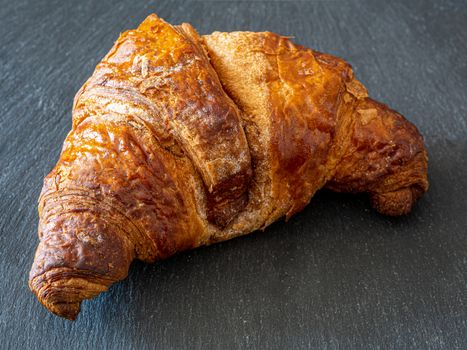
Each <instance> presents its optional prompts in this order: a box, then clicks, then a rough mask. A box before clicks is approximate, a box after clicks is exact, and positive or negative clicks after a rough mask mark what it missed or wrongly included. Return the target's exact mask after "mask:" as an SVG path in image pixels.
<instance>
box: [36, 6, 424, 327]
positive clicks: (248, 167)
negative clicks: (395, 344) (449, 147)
mask: <svg viewBox="0 0 467 350" xmlns="http://www.w3.org/2000/svg"><path fill="white" fill-rule="evenodd" d="M324 186H326V187H328V188H330V189H333V190H336V191H346V192H368V193H369V194H370V197H371V203H372V205H373V206H374V207H375V208H376V209H377V210H378V211H379V212H381V213H384V214H388V215H400V214H405V213H408V212H409V211H410V210H411V208H412V206H413V204H414V202H415V201H416V200H417V198H419V197H420V196H421V195H422V194H423V193H424V192H425V191H426V190H427V188H428V182H427V155H426V151H425V149H424V146H423V140H422V138H421V136H420V134H419V132H418V130H417V129H416V128H415V127H414V126H413V125H412V124H411V123H409V122H408V121H407V120H406V119H404V118H403V117H402V116H401V115H400V114H398V113H397V112H395V111H393V110H391V109H389V108H388V107H387V106H385V105H383V104H381V103H378V102H376V101H373V100H372V99H370V98H369V97H368V94H367V91H366V89H365V88H364V86H363V85H362V84H361V83H360V82H358V80H356V79H355V78H354V76H353V72H352V69H351V67H350V65H349V64H347V63H346V62H345V61H343V60H341V59H339V58H336V57H333V56H331V55H327V54H323V53H320V52H316V51H313V50H310V49H307V48H304V47H302V46H299V45H296V44H293V43H292V42H291V41H290V40H289V39H288V38H285V37H281V36H279V35H276V34H273V33H268V32H266V33H251V32H234V33H213V34H211V35H207V36H204V37H203V38H201V37H199V36H198V34H197V33H196V31H195V30H194V29H193V28H192V27H191V26H190V25H188V24H183V25H180V26H176V27H173V26H171V25H169V24H167V23H166V22H164V21H162V20H161V19H159V18H158V17H157V16H155V15H151V16H149V17H148V18H147V19H146V20H145V21H144V22H143V23H142V24H141V25H140V26H139V27H138V29H136V30H130V31H128V32H126V33H124V34H122V35H121V36H120V38H119V40H118V41H117V42H116V44H115V45H114V47H113V48H112V49H111V51H110V52H109V53H108V54H107V55H106V57H105V58H104V59H103V60H102V62H101V63H100V64H99V65H98V66H97V68H96V70H95V72H94V74H93V76H92V77H91V78H90V79H89V80H88V81H87V82H86V84H85V85H84V86H83V87H82V88H81V89H80V91H79V92H78V94H77V95H76V97H75V102H74V110H73V129H72V131H71V132H70V134H69V135H68V137H67V139H66V141H65V143H64V146H63V150H62V154H61V156H60V160H59V161H58V163H57V165H56V167H55V168H54V169H53V170H52V172H51V173H50V174H49V175H48V176H47V177H46V179H45V181H44V187H43V190H42V193H41V197H40V199H39V215H40V223H39V237H40V244H39V247H38V249H37V252H36V257H35V260H34V264H33V267H32V269H31V273H30V281H29V284H30V287H31V289H32V290H33V292H34V293H35V294H36V295H37V297H38V299H39V300H40V301H41V302H42V303H43V304H44V305H45V306H46V307H47V308H48V309H49V310H50V311H52V312H54V313H56V314H57V315H60V316H63V317H66V318H70V319H74V318H75V317H76V315H77V314H78V312H79V307H80V303H81V301H82V300H84V299H88V298H92V297H94V296H96V295H97V294H99V293H101V292H103V291H105V290H107V288H108V287H109V286H110V285H111V284H112V283H114V282H116V281H118V280H121V279H123V278H125V277H126V275H127V273H128V268H129V265H130V263H131V261H132V260H133V259H140V260H143V261H148V262H151V261H155V260H158V259H164V258H167V257H170V256H172V255H173V254H175V253H177V252H179V251H182V250H186V249H191V248H195V247H198V246H200V245H205V244H210V243H213V242H217V241H222V240H226V239H230V238H232V237H235V236H239V235H243V234H247V233H249V232H251V231H254V230H256V229H259V228H264V227H266V226H267V225H269V224H270V223H272V222H273V221H275V220H277V219H279V218H280V217H282V216H286V217H289V216H291V215H293V214H294V213H296V212H297V211H299V210H301V209H302V208H303V207H304V206H305V205H306V204H307V203H308V202H309V200H310V199H311V197H312V196H313V194H314V193H315V192H316V191H317V190H318V189H320V188H322V187H324Z"/></svg>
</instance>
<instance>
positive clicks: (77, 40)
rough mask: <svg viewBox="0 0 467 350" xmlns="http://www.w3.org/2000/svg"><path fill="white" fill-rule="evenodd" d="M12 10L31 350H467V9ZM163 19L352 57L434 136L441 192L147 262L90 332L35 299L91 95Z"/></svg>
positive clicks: (10, 325)
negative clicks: (67, 153) (407, 208)
mask: <svg viewBox="0 0 467 350" xmlns="http://www.w3.org/2000/svg"><path fill="white" fill-rule="evenodd" d="M113 3H114V2H113V1H93V2H91V1H73V2H72V1H60V0H53V1H36V0H30V1H26V0H16V1H3V0H2V1H1V4H0V9H1V10H0V63H1V65H0V81H1V83H0V102H1V103H0V162H1V166H0V189H1V192H0V193H1V201H0V251H1V264H0V279H1V284H0V287H1V291H0V333H1V334H0V335H1V345H0V347H1V348H7V349H20V348H34V349H36V348H37V349H66V348H83V349H91V348H108V349H129V348H132V349H149V348H160V349H173V348H184V349H201V348H203V349H209V348H217V349H224V348H226V349H229V348H233V349H235V348H263V349H295V348H319V349H364V348H368V349H378V348H380V349H393V348H394V349H467V311H466V310H467V235H466V233H467V232H466V231H467V215H466V214H467V213H466V211H467V200H466V192H467V176H466V175H467V126H466V124H467V117H466V115H467V65H466V62H467V3H466V2H465V1H457V2H454V1H451V2H448V1H446V2H442V4H441V2H439V4H430V3H429V2H428V1H422V0H420V1H410V2H408V1H407V2H406V1H395V2H393V1H391V2H387V3H386V1H379V2H376V1H371V0H368V1H354V2H353V3H352V4H350V3H349V2H347V1H310V2H303V1H302V2H292V1H286V2H277V1H269V2H259V1H254V2H237V3H230V2H223V1H193V2H158V3H155V2H146V1H134V0H128V1H123V2H119V3H118V4H117V3H115V4H113ZM151 12H157V13H158V14H159V15H160V16H162V17H163V18H165V19H167V20H168V21H170V22H172V23H180V22H182V21H187V22H190V23H192V24H193V25H194V26H195V27H196V28H198V29H199V31H200V32H201V33H208V32H211V31H213V30H223V31H229V30H240V29H243V30H255V31H259V30H270V31H275V32H278V33H281V34H285V35H293V36H295V37H296V41H297V42H299V43H302V44H304V45H307V46H310V47H313V48H316V49H319V50H322V51H325V52H329V53H332V54H336V55H339V56H342V57H344V58H346V59H347V60H349V61H350V62H351V63H352V64H353V65H354V67H355V71H356V73H357V75H358V76H359V77H360V79H361V80H362V81H363V82H364V83H365V84H366V86H367V87H368V88H369V90H370V92H371V93H372V95H373V97H375V98H377V99H380V100H382V101H384V102H386V103H388V104H389V105H391V106H392V107H393V108H395V109H397V110H399V111H400V112H401V113H403V114H404V115H406V116H407V117H408V118H409V119H410V120H411V121H413V122H414V123H416V124H417V126H418V127H419V129H420V130H421V131H422V133H423V134H424V135H425V139H426V143H427V146H428V150H429V154H430V179H431V188H430V191H429V193H428V194H427V195H426V196H425V197H424V198H423V199H422V200H421V201H420V202H419V204H418V205H417V207H416V208H415V210H414V212H413V213H412V214H411V215H410V216H408V217H403V218H398V219H391V218H387V217H382V216H380V215H378V214H376V213H375V212H374V211H372V210H371V209H369V205H368V202H367V200H366V198H365V197H364V196H350V195H337V194H333V193H329V192H321V193H319V194H318V195H317V196H316V197H315V198H314V199H313V200H312V202H311V204H310V205H309V206H308V207H307V208H306V210H304V211H303V212H302V213H300V214H299V215H297V216H295V217H294V218H292V219H291V220H290V222H288V223H287V224H286V223H284V222H279V223H276V224H274V225H273V226H271V227H270V228H268V229H267V230H266V232H265V233H257V234H253V235H250V236H247V237H244V238H240V239H236V240H233V241H230V242H226V243H223V244H219V245H216V246H212V247H208V248H203V249H199V250H196V251H193V252H189V253H186V254H181V255H179V256H177V257H175V258H173V259H170V260H169V261H166V262H162V263H158V264H156V265H144V264H142V263H135V264H134V265H133V266H132V268H131V273H130V276H129V278H128V279H127V280H125V281H124V282H122V283H120V284H118V285H115V286H114V287H112V288H111V290H110V291H109V292H108V293H106V294H104V295H101V296H100V297H99V298H97V299H96V300H93V301H92V302H86V303H84V305H83V308H82V314H81V315H80V317H79V319H78V320H77V321H76V322H74V323H72V322H69V321H65V320H62V319H60V318H57V317H55V316H52V315H51V314H49V313H48V312H46V311H45V309H44V308H43V307H42V306H40V305H39V303H38V302H37V300H36V299H35V298H34V297H33V296H32V294H31V293H30V292H29V289H28V286H27V275H28V271H29V268H30V265H31V263H32V260H33V254H34V250H35V248H36V244H37V242H38V239H37V236H36V230H37V219H38V218H37V209H36V201H37V198H38V196H39V192H40V188H41V183H42V178H43V177H44V176H45V175H46V173H48V172H49V171H50V170H51V168H52V166H53V165H54V164H55V162H56V160H57V158H58V154H59V151H60V148H61V145H62V142H63V139H64V138H65V135H66V133H67V132H68V130H69V129H70V126H71V113H70V111H71V105H72V99H73V96H74V93H75V92H76V91H77V90H78V88H79V87H80V86H81V85H82V84H83V82H84V81H85V79H86V78H87V77H88V76H89V75H90V74H91V72H92V70H93V68H94V66H95V65H96V63H97V62H98V61H99V60H100V58H101V57H102V56H103V55H104V54H105V53H106V52H107V51H108V50H109V48H110V47H111V46H112V44H113V42H114V40H116V38H117V36H118V33H119V32H121V31H123V30H125V29H129V28H133V27H135V26H136V25H137V24H138V23H139V22H140V21H141V20H143V19H144V18H145V16H146V15H148V14H149V13H151Z"/></svg>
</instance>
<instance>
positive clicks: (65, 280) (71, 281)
mask: <svg viewBox="0 0 467 350" xmlns="http://www.w3.org/2000/svg"><path fill="white" fill-rule="evenodd" d="M110 284H111V281H106V280H105V279H99V278H93V279H90V278H89V276H86V272H84V271H81V272H80V271H76V270H73V269H70V268H56V269H53V270H51V271H47V272H45V273H43V274H41V275H38V276H36V277H33V278H31V279H30V280H29V288H30V289H31V290H32V291H33V293H34V294H35V295H36V296H37V299H38V300H39V301H40V303H41V304H42V305H44V307H46V308H47V309H48V310H49V311H50V312H52V313H54V314H55V315H57V316H60V317H64V318H66V319H69V320H75V319H76V317H77V315H78V314H79V312H80V306H81V302H82V301H83V300H85V299H91V298H93V297H95V296H97V295H98V294H100V293H102V292H105V291H107V289H108V287H109V285H110Z"/></svg>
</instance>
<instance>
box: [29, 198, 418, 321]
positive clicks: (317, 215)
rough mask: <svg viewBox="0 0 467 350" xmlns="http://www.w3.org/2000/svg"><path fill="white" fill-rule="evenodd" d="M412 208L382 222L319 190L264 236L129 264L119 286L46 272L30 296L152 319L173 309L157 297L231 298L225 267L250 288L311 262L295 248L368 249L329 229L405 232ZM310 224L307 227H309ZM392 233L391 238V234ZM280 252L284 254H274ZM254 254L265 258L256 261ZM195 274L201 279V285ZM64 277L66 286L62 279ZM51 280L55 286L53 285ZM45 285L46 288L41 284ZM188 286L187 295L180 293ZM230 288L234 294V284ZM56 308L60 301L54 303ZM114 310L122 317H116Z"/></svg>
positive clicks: (66, 310) (360, 201) (73, 310)
mask: <svg viewBox="0 0 467 350" xmlns="http://www.w3.org/2000/svg"><path fill="white" fill-rule="evenodd" d="M422 203H423V200H422ZM422 205H423V204H422ZM418 206H419V205H416V206H415V207H414V209H413V210H414V213H413V215H410V216H401V217H388V216H384V215H379V214H377V213H376V212H375V211H374V210H372V209H371V208H370V206H369V203H368V195H366V194H356V195H352V194H346V193H336V192H332V191H330V190H321V191H319V192H318V193H317V194H316V196H315V197H314V198H313V200H312V201H311V203H310V204H309V205H308V206H307V207H306V208H305V209H304V211H302V212H301V213H298V214H297V215H296V216H294V217H293V218H291V219H290V220H289V222H288V223H287V224H286V222H285V220H281V221H278V222H276V223H273V224H272V225H271V226H269V227H268V228H267V229H266V230H265V231H264V235H263V234H262V233H263V232H262V231H257V232H256V234H253V235H247V236H243V237H239V238H237V239H235V240H231V241H226V242H220V243H218V244H215V245H213V246H210V247H201V248H198V249H196V250H194V251H189V252H182V253H179V254H177V255H175V256H174V257H172V258H170V259H168V260H164V261H159V262H157V263H154V264H147V263H144V262H141V261H138V260H135V261H133V262H132V263H131V267H130V269H129V272H128V278H127V276H121V278H122V279H123V280H122V281H120V282H119V283H117V284H114V281H112V280H106V279H104V278H96V277H95V278H94V279H92V278H90V277H89V275H86V272H85V271H81V272H77V271H76V270H72V269H68V270H65V271H64V270H60V269H55V270H50V271H48V272H47V273H45V274H44V275H41V276H39V277H38V278H36V279H33V280H32V281H31V283H34V284H35V286H34V289H35V290H38V291H39V292H38V299H39V300H41V301H46V303H44V306H45V307H47V308H48V309H49V310H50V311H52V312H53V313H55V314H57V315H59V316H62V317H65V318H67V319H71V320H74V319H76V316H77V315H78V313H79V312H80V306H81V301H83V299H91V298H94V297H96V296H97V295H99V294H100V295H99V297H98V298H97V299H95V300H94V301H93V303H92V306H91V304H89V305H86V304H87V303H85V304H84V305H85V307H84V308H85V309H87V308H89V307H91V308H92V309H93V310H94V309H95V307H96V305H99V306H100V307H102V308H104V309H105V311H104V312H103V313H102V315H103V317H110V315H107V314H108V313H109V312H110V314H111V315H112V314H114V313H115V314H126V315H127V317H129V316H128V313H133V316H132V317H136V316H137V314H138V313H139V312H144V313H151V314H153V315H157V313H158V310H159V309H160V308H161V307H162V306H161V305H160V303H167V302H169V303H173V302H174V301H173V300H164V299H161V295H168V294H169V295H172V294H173V293H175V294H178V297H177V300H178V301H177V302H176V304H177V305H178V306H180V303H183V302H185V301H186V303H187V305H188V304H190V303H191V302H192V301H190V298H191V296H192V294H193V291H194V290H195V291H197V293H196V294H197V296H198V297H199V295H200V294H201V295H203V294H206V295H209V296H210V297H213V295H214V294H216V295H217V297H219V296H220V295H225V294H226V293H227V294H228V293H229V291H222V290H223V289H225V286H226V284H227V285H228V284H229V278H227V276H223V273H222V271H224V269H225V267H226V265H230V264H232V262H233V261H235V264H237V265H240V266H237V267H238V268H237V267H236V270H239V271H242V274H243V276H240V277H238V278H242V279H247V280H248V281H246V283H245V284H244V286H249V287H250V288H255V285H256V284H257V278H258V276H262V275H263V274H264V272H265V271H264V269H263V268H259V267H258V266H263V267H264V266H266V267H267V269H268V271H267V272H268V273H269V272H271V271H274V270H275V269H276V267H275V266H274V261H275V260H289V258H290V257H291V256H292V255H293V257H294V259H296V257H297V255H298V256H301V258H300V259H301V260H305V261H303V264H305V265H306V264H307V261H306V260H309V259H310V256H307V254H303V252H300V251H297V249H304V247H308V248H307V249H310V250H309V254H310V255H311V254H314V253H316V252H314V249H317V248H319V250H320V252H321V253H320V254H323V248H324V252H325V251H326V247H325V246H323V245H327V243H326V242H328V243H329V241H333V242H339V244H345V242H346V241H347V240H349V239H350V240H355V239H357V241H359V242H360V244H364V245H366V244H367V243H368V242H369V237H363V238H361V239H358V237H357V236H359V235H362V233H361V232H360V230H347V229H345V231H343V230H336V229H335V227H336V226H337V227H341V228H343V227H346V226H347V224H346V222H345V221H346V220H347V218H348V217H358V216H365V220H362V221H361V222H362V223H363V225H365V226H371V225H373V224H377V225H381V226H382V227H384V226H386V227H387V226H388V224H389V225H390V227H392V228H394V226H403V225H406V224H407V222H406V221H407V220H409V221H416V220H417V219H416V217H417V216H416V211H417V207H418ZM372 218H373V219H372ZM310 223H313V226H312V227H311V226H310ZM286 225H287V226H286ZM286 227H287V228H286ZM310 228H311V229H310ZM284 231H288V232H287V234H284ZM323 232H324V234H323ZM357 232H359V233H357ZM377 232H380V230H377ZM391 232H394V231H393V230H391ZM376 235H377V234H376ZM318 246H320V247H318ZM278 247H283V248H282V249H279V248H278ZM299 247H302V248H299ZM284 248H286V249H284ZM258 251H262V252H263V253H262V254H258ZM332 259H335V257H332V255H331V254H329V256H328V257H327V258H326V260H332ZM206 260H207V261H206ZM251 262H254V264H251ZM271 264H272V265H271ZM281 269H282V267H281ZM245 273H246V274H245ZM80 274H81V276H83V274H84V275H86V278H85V279H83V278H80ZM200 274H202V275H203V278H202V279H201V278H200V276H199V275H200ZM206 276H215V277H214V279H215V280H214V281H213V278H208V279H207V280H206V278H205V277H206ZM64 277H66V279H63V278H64ZM54 278H57V279H56V280H55V281H54ZM200 280H204V282H200ZM46 281H47V282H48V283H45V282H46ZM41 283H43V284H44V286H45V287H44V288H40V287H39V285H40V284H41ZM230 283H231V281H230ZM112 284H114V285H113V286H112V287H111V288H110V289H109V293H103V294H101V293H102V292H104V291H107V290H108V288H109V286H111V285H112ZM200 284H201V285H200ZM211 284H212V285H211ZM187 286H188V287H189V290H186V289H185V288H186V287H187ZM231 287H233V286H231ZM235 288H239V287H238V285H237V286H236V287H235ZM190 289H191V290H190ZM203 289H204V292H203ZM83 293H84V294H83ZM180 293H186V296H185V298H180V295H179V294H180ZM63 300H68V302H66V303H64V302H63ZM75 300H78V301H75ZM55 301H59V302H58V303H55ZM84 301H86V300H84ZM207 302H208V301H207ZM209 302H210V301H209ZM135 303H136V304H135ZM197 303H199V301H198V302H197ZM109 306H110V308H109ZM143 306H144V307H143ZM191 306H192V305H191ZM174 307H175V305H174ZM120 308H124V309H125V310H119V309H120ZM143 308H144V310H143ZM148 308H149V310H148ZM187 308H188V306H187ZM138 310H139V311H138ZM135 313H136V314H135Z"/></svg>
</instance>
